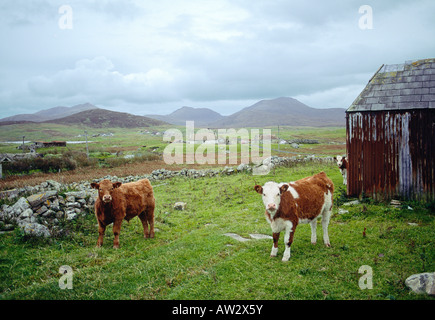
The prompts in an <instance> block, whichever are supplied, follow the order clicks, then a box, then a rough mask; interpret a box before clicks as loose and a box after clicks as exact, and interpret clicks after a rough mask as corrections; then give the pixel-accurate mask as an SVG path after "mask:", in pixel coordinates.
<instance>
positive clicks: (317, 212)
mask: <svg viewBox="0 0 435 320" xmlns="http://www.w3.org/2000/svg"><path fill="white" fill-rule="evenodd" d="M254 189H255V191H257V192H258V193H259V194H261V195H262V198H263V203H264V205H265V207H266V212H265V216H266V220H267V222H269V224H270V226H271V228H272V233H273V247H272V252H271V254H270V255H271V256H272V257H275V256H276V255H277V253H278V239H279V234H280V232H281V231H283V230H285V236H284V243H285V252H284V256H283V258H282V261H288V260H289V258H290V246H291V244H292V242H293V236H294V233H295V231H296V227H297V226H298V224H299V223H310V225H311V243H313V244H315V243H316V240H317V235H316V227H317V218H319V217H320V216H322V228H323V241H324V243H325V245H326V246H327V247H329V246H331V244H330V243H329V235H328V224H329V219H330V216H331V211H332V194H333V192H334V184H333V183H332V181H331V180H330V179H329V178H328V177H327V176H326V174H325V173H324V172H320V173H318V174H316V175H314V176H312V177H307V178H304V179H300V180H297V181H294V182H290V183H280V184H278V183H276V182H267V183H266V184H265V185H264V186H260V185H256V186H255V187H254Z"/></svg>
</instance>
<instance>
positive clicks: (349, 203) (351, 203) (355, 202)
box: [342, 200, 361, 206]
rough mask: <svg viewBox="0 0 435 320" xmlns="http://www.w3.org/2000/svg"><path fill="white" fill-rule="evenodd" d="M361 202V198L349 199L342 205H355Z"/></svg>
mask: <svg viewBox="0 0 435 320" xmlns="http://www.w3.org/2000/svg"><path fill="white" fill-rule="evenodd" d="M360 203H361V202H359V200H353V201H349V202H346V203H343V204H342V206H353V205H357V204H360Z"/></svg>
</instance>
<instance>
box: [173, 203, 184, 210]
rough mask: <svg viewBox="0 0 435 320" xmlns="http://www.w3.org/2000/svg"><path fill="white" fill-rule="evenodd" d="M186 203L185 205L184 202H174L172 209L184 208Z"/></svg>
mask: <svg viewBox="0 0 435 320" xmlns="http://www.w3.org/2000/svg"><path fill="white" fill-rule="evenodd" d="M186 205H187V203H186V202H176V203H175V204H174V209H175V210H185V209H186Z"/></svg>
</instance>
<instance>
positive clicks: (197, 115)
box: [146, 107, 224, 127]
mask: <svg viewBox="0 0 435 320" xmlns="http://www.w3.org/2000/svg"><path fill="white" fill-rule="evenodd" d="M146 116H147V117H150V118H153V119H157V120H161V121H165V122H168V123H171V124H175V125H185V124H186V121H195V126H197V127H206V126H208V125H209V124H210V123H213V122H216V121H218V120H221V119H223V118H224V116H223V115H221V114H219V113H217V112H216V111H213V110H210V109H208V108H192V107H182V108H180V109H177V110H175V111H174V112H172V113H170V114H168V115H146Z"/></svg>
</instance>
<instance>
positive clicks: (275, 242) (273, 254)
mask: <svg viewBox="0 0 435 320" xmlns="http://www.w3.org/2000/svg"><path fill="white" fill-rule="evenodd" d="M272 238H273V246H272V251H271V252H270V256H271V257H276V255H277V253H278V240H279V232H277V233H274V234H273V235H272Z"/></svg>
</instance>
